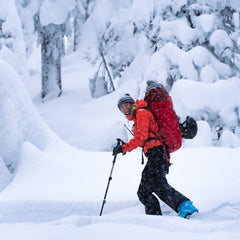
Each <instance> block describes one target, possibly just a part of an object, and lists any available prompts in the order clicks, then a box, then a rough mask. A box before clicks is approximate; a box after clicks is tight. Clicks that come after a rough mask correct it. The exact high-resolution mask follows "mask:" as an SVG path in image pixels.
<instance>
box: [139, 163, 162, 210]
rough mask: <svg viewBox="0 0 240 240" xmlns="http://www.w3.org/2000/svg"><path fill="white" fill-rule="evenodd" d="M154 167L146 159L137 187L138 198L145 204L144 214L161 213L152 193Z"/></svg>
mask: <svg viewBox="0 0 240 240" xmlns="http://www.w3.org/2000/svg"><path fill="white" fill-rule="evenodd" d="M155 175H156V173H155V168H154V166H153V164H152V162H151V161H149V160H148V162H147V164H146V166H145V168H144V170H143V172H142V178H141V182H140V185H139V188H138V192H137V195H138V198H139V200H140V201H141V203H142V204H143V205H144V206H145V212H146V214H151V215H162V212H161V208H160V205H159V201H158V199H157V198H156V197H155V196H154V195H153V194H152V193H153V189H154V185H155V179H156V178H155Z"/></svg>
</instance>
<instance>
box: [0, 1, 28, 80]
mask: <svg viewBox="0 0 240 240" xmlns="http://www.w3.org/2000/svg"><path fill="white" fill-rule="evenodd" d="M0 59H3V60H4V61H6V62H8V63H9V64H10V65H11V66H12V67H13V68H15V69H16V70H17V72H18V73H19V74H20V76H21V78H22V79H23V80H24V81H25V82H26V81H27V79H28V77H29V75H28V68H27V60H26V45H25V42H24V37H23V31H22V27H21V23H20V20H19V16H18V12H17V9H16V6H15V2H14V0H9V1H4V0H1V1H0Z"/></svg>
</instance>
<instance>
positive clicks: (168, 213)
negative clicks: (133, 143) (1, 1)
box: [0, 54, 240, 240]
mask: <svg viewBox="0 0 240 240" xmlns="http://www.w3.org/2000/svg"><path fill="white" fill-rule="evenodd" d="M80 59H81V57H80V56H78V55H77V54H76V55H72V56H70V57H65V59H64V65H63V66H64V68H63V82H64V92H63V95H62V96H61V97H60V98H57V99H53V100H50V101H48V102H45V103H44V104H43V103H41V100H40V94H39V93H38V92H37V91H35V93H36V95H33V96H32V99H33V100H34V104H35V106H36V108H37V109H38V110H39V112H40V114H41V116H42V117H43V119H44V120H45V121H46V122H47V124H48V125H49V126H50V128H52V129H53V131H54V132H55V133H56V134H57V135H58V136H59V137H60V138H61V139H63V140H64V141H65V142H67V143H69V144H72V145H73V146H74V147H73V146H70V145H68V144H66V143H65V142H64V141H62V140H60V139H58V137H57V136H54V134H53V135H51V134H49V138H48V140H49V139H50V140H51V141H50V143H49V144H47V146H46V147H45V148H43V149H42V150H40V149H39V148H38V147H36V146H35V145H34V144H33V143H31V141H30V142H29V141H28V142H25V143H24V144H23V146H22V151H21V161H20V163H19V166H18V170H17V172H16V175H15V177H14V179H13V181H12V182H11V183H10V184H9V186H8V187H7V188H6V189H4V190H3V191H2V192H1V193H0V209H1V211H0V222H1V224H0V231H1V239H3V240H12V239H16V238H17V239H24V240H28V239H33V238H34V239H35V240H38V239H39V240H40V239H41V240H43V239H44V240H50V239H51V240H52V239H58V240H61V239H72V240H74V239H86V240H89V239H132V238H136V239H146V238H149V239H159V238H168V239H176V238H177V239H184V240H185V239H191V240H192V239H201V240H202V239H211V240H212V239H218V240H219V239H231V240H232V239H233V240H234V239H239V237H240V230H239V229H240V228H239V227H240V197H239V193H238V189H239V186H240V179H239V167H240V162H239V153H240V149H239V148H223V147H222V148H219V147H218V148H217V147H212V146H211V144H210V143H208V142H207V141H204V139H206V138H208V137H209V135H208V131H207V130H206V129H207V127H206V126H204V124H203V123H201V122H199V126H200V132H199V135H198V136H197V138H198V140H199V141H196V142H195V143H194V141H192V142H191V140H188V141H187V142H185V143H184V146H185V147H183V148H182V149H181V150H179V151H177V152H175V153H174V154H173V155H172V159H171V161H172V163H173V165H172V166H171V168H170V174H169V175H168V180H169V182H170V183H171V184H172V185H173V186H174V187H175V188H176V189H178V190H179V191H181V192H182V193H183V194H185V195H187V196H188V197H189V198H190V199H191V200H192V201H193V202H194V204H195V205H196V206H197V207H198V209H199V214H198V215H196V216H195V217H193V218H192V219H190V220H185V219H181V218H179V217H177V214H176V213H175V212H173V211H172V210H171V209H169V208H168V207H167V206H166V205H165V204H163V203H161V205H162V209H163V215H164V216H146V215H145V214H144V208H143V206H142V205H141V204H140V203H139V201H138V199H137V195H136V191H137V188H138V184H139V181H140V177H141V170H142V169H143V167H144V166H142V165H141V151H140V150H135V151H133V152H132V153H128V154H127V155H125V156H121V155H119V156H118V157H117V161H116V165H115V168H114V172H113V179H112V181H111V184H110V188H109V192H108V196H107V203H106V205H105V208H104V211H103V215H102V216H101V217H99V216H98V215H99V211H100V208H101V204H102V200H103V196H104V192H105V189H106V184H107V180H108V177H109V174H110V169H111V166H112V160H113V156H112V154H111V148H112V145H111V144H109V142H110V143H111V139H113V142H115V140H114V139H115V138H117V137H122V138H126V133H125V131H124V130H123V129H122V124H123V123H125V119H124V117H123V116H122V115H121V114H120V113H119V111H118V109H117V108H116V102H117V99H118V96H119V94H120V93H121V92H124V91H126V89H124V88H122V89H120V90H121V91H119V92H116V93H113V94H110V95H108V96H105V97H103V98H99V99H95V100H92V99H91V97H90V94H89V90H88V84H87V83H86V81H82V79H86V78H87V70H88V66H87V65H86V64H85V63H83V62H81V61H80ZM35 74H36V75H33V76H32V79H33V80H34V81H40V75H39V73H36V72H35ZM78 79H79V80H78ZM77 80H78V81H77ZM34 81H33V85H32V86H28V88H29V89H31V88H32V89H34V88H36V82H34ZM33 92H34V91H33ZM26 98H27V97H26ZM43 128H44V131H47V132H48V131H49V130H48V129H47V127H46V126H45V127H43ZM124 133H125V135H124ZM201 139H202V141H201ZM30 140H31V139H30ZM100 140H101V141H100ZM105 143H106V144H108V146H106V151H104V152H103V151H101V152H100V151H96V149H98V146H99V148H100V147H101V148H102V146H104V145H105ZM76 147H77V148H76ZM94 149H95V150H94ZM93 150H94V151H93Z"/></svg>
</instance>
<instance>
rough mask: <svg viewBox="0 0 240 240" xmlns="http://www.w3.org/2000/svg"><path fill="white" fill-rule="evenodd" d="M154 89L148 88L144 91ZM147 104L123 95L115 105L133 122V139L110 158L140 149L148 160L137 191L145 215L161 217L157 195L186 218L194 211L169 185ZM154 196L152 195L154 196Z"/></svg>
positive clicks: (165, 154)
mask: <svg viewBox="0 0 240 240" xmlns="http://www.w3.org/2000/svg"><path fill="white" fill-rule="evenodd" d="M151 87H155V85H154V86H148V88H147V91H149V90H150V89H151ZM147 105H148V104H147V102H145V101H144V100H136V102H135V101H134V99H133V98H132V97H131V96H130V95H129V94H125V95H124V96H123V97H121V98H120V99H119V101H118V108H119V109H120V111H121V112H122V113H123V114H124V115H125V116H126V118H127V119H128V120H129V121H134V125H133V136H134V137H133V138H132V139H131V140H130V141H129V142H128V143H125V144H123V145H119V146H116V147H115V148H114V149H113V155H116V154H119V153H126V152H130V151H132V150H133V149H136V148H137V147H142V148H143V152H144V154H145V155H146V157H147V159H148V160H147V163H146V166H145V167H144V169H143V171H142V178H141V182H140V185H139V188H138V191H137V195H138V198H139V200H140V202H141V203H142V204H143V205H144V206H145V212H146V214H150V215H162V211H161V207H160V204H159V201H158V199H157V198H156V196H155V195H157V196H158V197H159V198H160V199H161V200H162V201H163V202H165V203H166V204H167V205H168V206H169V207H171V208H172V209H173V210H174V211H175V212H177V213H178V215H179V216H180V217H183V218H186V217H189V216H190V215H191V214H192V213H194V212H197V211H198V210H197V208H196V207H195V206H193V205H192V203H191V201H190V200H189V199H188V198H187V197H185V196H184V195H183V194H181V193H180V192H178V191H177V190H175V189H174V188H173V187H171V186H170V185H169V184H168V181H167V179H166V174H167V173H168V170H169V165H170V164H169V162H168V161H167V160H168V159H169V153H168V151H167V149H166V146H165V145H164V143H163V141H162V140H161V138H160V137H156V133H157V132H158V131H159V129H158V125H157V123H156V121H155V119H154V116H153V114H152V113H151V112H150V111H149V110H147V109H146V108H147ZM154 194H155V195H154Z"/></svg>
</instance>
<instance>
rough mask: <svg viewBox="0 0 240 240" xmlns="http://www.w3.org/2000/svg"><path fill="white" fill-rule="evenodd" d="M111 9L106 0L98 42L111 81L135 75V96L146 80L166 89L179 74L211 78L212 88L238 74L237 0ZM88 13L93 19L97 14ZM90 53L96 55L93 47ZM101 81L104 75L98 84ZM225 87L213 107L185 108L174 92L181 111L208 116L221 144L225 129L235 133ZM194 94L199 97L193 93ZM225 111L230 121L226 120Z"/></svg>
mask: <svg viewBox="0 0 240 240" xmlns="http://www.w3.org/2000/svg"><path fill="white" fill-rule="evenodd" d="M103 2H106V1H103ZM103 2H101V3H103ZM125 3H126V1H125ZM112 9H113V8H112V6H109V10H110V12H114V14H112V15H108V18H107V19H105V22H104V25H103V26H102V28H101V30H99V31H98V33H97V35H98V46H101V49H102V51H103V53H104V56H105V58H106V59H107V60H108V66H109V67H110V71H111V72H112V73H113V76H114V85H115V86H116V87H118V86H122V85H124V84H129V85H131V84H130V81H132V80H133V79H134V78H136V79H138V80H136V82H137V83H138V84H137V85H136V86H135V88H136V89H137V90H136V91H135V92H136V97H143V96H144V90H145V86H146V85H145V83H146V81H147V80H156V81H158V82H160V83H162V84H163V85H164V86H165V88H166V89H167V90H168V91H170V93H171V91H172V89H173V87H174V85H175V84H176V83H177V82H178V81H180V82H181V81H182V80H183V79H188V80H191V81H194V82H202V83H204V84H212V85H213V86H214V87H215V88H216V90H214V88H212V90H213V91H216V92H218V87H217V86H218V84H217V83H218V82H220V81H223V80H224V81H228V80H229V84H230V83H231V84H232V85H234V84H236V82H235V81H232V80H231V81H230V79H233V78H234V79H235V78H237V79H239V76H240V75H239V70H240V64H239V60H240V41H239V39H240V31H239V26H240V24H239V22H240V17H239V10H240V3H239V1H238V0H231V1H228V0H225V1H222V0H214V1H207V0H178V1H177V0H170V1H167V0H166V1H165V0H164V1H158V0H133V1H131V3H130V2H129V5H127V4H126V5H125V6H124V7H123V6H122V8H117V9H115V11H113V10H112ZM93 17H95V18H96V19H97V17H98V15H93ZM96 19H95V21H97V20H96ZM98 19H99V18H98ZM93 22H94V21H93ZM92 58H93V59H94V58H95V59H96V53H95V52H93V54H92ZM93 63H94V64H97V65H98V66H99V64H101V61H100V60H99V58H98V61H95V62H94V61H93ZM137 66H142V67H137ZM143 66H144V67H143ZM98 69H99V68H96V72H97V71H98ZM95 82H97V81H95ZM215 83H216V84H215ZM104 84H105V85H106V77H105V82H104V81H102V85H101V86H103V85H104ZM188 84H189V82H188ZM226 84H227V83H226ZM131 86H132V85H131ZM184 86H185V85H184ZM192 86H193V85H192ZM196 86H198V85H196ZM196 86H193V88H195V87H196ZM236 87H237V86H236ZM177 89H178V90H176V88H174V91H173V92H172V94H173V95H176V94H177V93H176V91H180V88H179V87H178V88H177ZM188 89H189V88H188ZM191 91H192V90H191ZM229 91H230V90H229ZM229 91H227V93H226V96H228V97H229V99H228V98H226V100H225V102H224V103H223V105H224V107H223V106H221V107H220V105H219V106H218V107H217V108H216V107H215V106H214V107H213V106H212V105H210V106H208V107H207V106H205V105H204V106H201V107H200V108H198V107H197V106H196V109H189V108H185V106H188V103H186V102H184V99H185V98H184V96H182V99H181V98H179V96H178V100H179V102H181V103H182V105H181V106H180V105H179V104H178V108H179V109H178V110H179V112H180V113H181V114H182V116H184V115H185V114H186V112H188V114H192V115H193V116H194V117H195V118H196V119H197V120H203V121H207V122H208V124H209V126H210V127H211V129H212V133H213V139H214V140H216V139H217V141H216V144H217V145H218V144H221V136H222V134H224V131H230V132H232V134H236V135H237V136H238V137H240V134H239V130H238V129H239V107H240V106H239V104H237V103H234V102H233V101H232V100H231V99H230V95H229ZM105 92H106V93H107V92H108V91H105ZM194 92H195V91H194ZM137 93H138V94H137ZM139 93H140V94H139ZM182 93H183V92H182ZM209 94H210V93H209ZM234 94H237V93H234ZM193 97H199V98H200V96H198V95H197V94H195V96H193ZM231 98H234V99H235V98H237V96H235V95H234V96H231ZM216 101H218V100H216ZM181 108H183V109H184V111H182V109H181ZM226 113H228V114H226ZM230 113H231V114H230ZM181 114H180V115H181ZM227 115H228V116H231V119H232V121H229V120H227V117H226V116H227ZM224 135H225V134H224ZM228 136H229V135H228Z"/></svg>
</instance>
